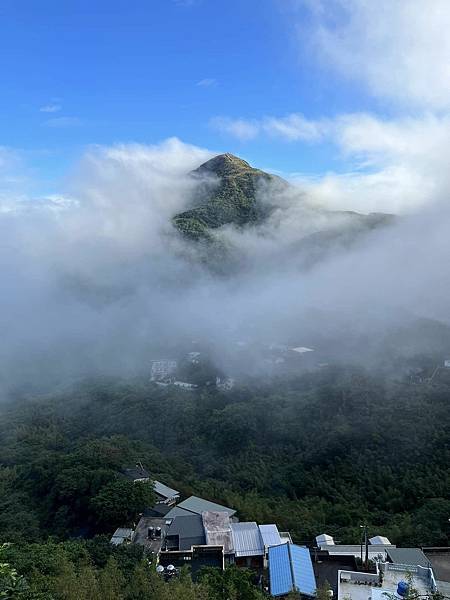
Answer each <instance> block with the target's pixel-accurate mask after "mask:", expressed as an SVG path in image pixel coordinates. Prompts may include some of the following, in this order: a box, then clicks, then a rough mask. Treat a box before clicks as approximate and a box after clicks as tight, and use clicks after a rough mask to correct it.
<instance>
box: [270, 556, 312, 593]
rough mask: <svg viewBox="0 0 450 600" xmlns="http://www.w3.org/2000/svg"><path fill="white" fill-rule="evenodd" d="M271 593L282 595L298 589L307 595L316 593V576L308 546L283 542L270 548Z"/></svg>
mask: <svg viewBox="0 0 450 600" xmlns="http://www.w3.org/2000/svg"><path fill="white" fill-rule="evenodd" d="M269 577H270V593H271V594H272V596H282V595H284V594H288V593H289V592H290V591H292V590H296V591H298V592H300V593H301V594H304V595H305V596H314V595H315V593H316V578H315V576H314V570H313V566H312V562H311V556H310V554H309V550H308V548H304V547H302V546H296V545H295V544H282V545H281V546H271V547H270V548H269Z"/></svg>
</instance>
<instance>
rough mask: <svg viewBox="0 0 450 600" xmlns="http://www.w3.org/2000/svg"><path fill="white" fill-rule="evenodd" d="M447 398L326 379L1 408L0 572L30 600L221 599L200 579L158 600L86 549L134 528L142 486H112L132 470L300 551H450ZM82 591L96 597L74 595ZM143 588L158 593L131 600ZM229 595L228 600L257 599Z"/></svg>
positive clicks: (92, 388)
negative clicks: (363, 536)
mask: <svg viewBox="0 0 450 600" xmlns="http://www.w3.org/2000/svg"><path fill="white" fill-rule="evenodd" d="M449 393H450V389H449V387H448V386H447V385H437V386H432V385H427V384H422V385H413V384H410V383H407V382H404V383H399V382H392V381H386V380H381V379H378V378H377V377H374V376H372V375H370V374H367V373H365V372H362V371H360V370H358V371H357V370H355V369H339V370H337V369H336V370H333V369H328V370H322V371H320V372H317V373H311V374H306V375H304V376H302V377H299V378H297V379H294V380H290V381H273V382H272V383H271V384H270V385H264V386H262V385H259V384H258V383H257V382H253V383H251V382H249V383H248V385H247V386H245V387H239V388H235V389H234V390H233V391H232V392H229V393H221V392H218V391H217V390H215V389H210V388H208V387H205V388H203V389H201V390H200V391H196V392H186V391H184V390H179V389H175V388H172V387H169V388H163V389H161V388H159V387H157V386H153V385H152V384H149V383H148V382H147V381H143V380H142V381H141V380H139V381H137V380H136V381H127V382H123V381H114V380H104V381H90V382H84V383H82V384H80V385H78V386H76V387H74V388H71V389H67V390H62V391H61V390H60V391H58V392H55V393H54V394H52V395H51V396H49V397H45V398H42V397H39V398H36V397H35V398H30V397H18V398H15V399H14V401H10V402H6V401H5V402H4V403H3V405H2V414H1V425H0V443H1V446H0V448H1V450H0V453H1V459H0V464H1V467H0V542H9V543H10V545H9V546H8V547H7V548H6V549H4V550H3V554H4V555H5V559H4V560H3V558H2V560H1V561H0V562H2V563H3V562H4V561H5V564H6V563H7V564H9V565H10V567H11V568H12V569H16V570H17V577H19V578H20V577H21V576H24V577H25V580H26V582H25V583H26V585H27V586H28V591H26V592H23V593H26V594H28V597H36V598H38V597H39V598H53V597H54V598H72V597H74V598H75V597H77V598H84V597H86V598H97V597H101V598H122V597H123V598H138V597H139V598H145V597H149V598H150V597H151V598H155V599H158V598H166V597H170V598H178V597H180V598H181V597H184V598H190V597H192V598H194V597H195V598H203V597H205V598H216V597H217V598H219V596H214V592H213V588H214V585H213V584H214V581H215V579H214V577H215V576H213V575H211V574H210V575H209V576H208V577H206V576H205V578H204V580H203V582H198V583H195V584H191V583H186V582H185V583H183V582H178V583H176V584H173V588H172V589H171V593H172V595H170V596H167V595H164V594H167V586H166V587H164V586H162V587H161V586H160V580H157V579H155V576H154V574H153V570H152V569H150V568H149V566H148V564H147V563H145V562H142V560H143V557H142V554H141V552H140V550H139V549H136V548H113V547H111V546H110V545H109V544H108V542H107V539H108V538H107V537H94V536H95V535H97V536H98V534H107V535H110V534H111V533H112V532H113V531H114V529H115V528H116V527H118V526H127V525H129V526H132V525H133V522H135V519H136V517H137V516H138V513H139V512H141V511H142V510H143V508H144V507H145V506H148V505H149V504H151V502H152V500H153V492H152V490H151V486H149V485H146V484H142V485H133V484H132V483H130V482H128V481H127V480H126V479H125V478H124V477H123V476H122V475H121V473H120V471H121V469H123V467H125V466H129V465H130V464H131V465H132V464H134V463H135V461H136V460H141V461H142V462H143V463H144V465H145V466H146V467H147V468H149V469H150V470H151V472H152V473H153V474H154V475H155V478H158V479H161V480H162V481H164V482H165V483H167V484H169V485H172V486H174V487H176V488H177V489H179V490H181V491H182V493H183V494H186V495H187V494H191V493H195V494H197V495H203V496H205V497H207V498H209V499H211V500H216V501H218V502H221V503H224V504H227V505H230V506H233V507H235V508H236V509H238V511H239V514H240V517H241V519H251V520H256V521H259V522H277V523H278V524H279V526H280V528H282V529H287V530H290V531H291V534H292V535H293V538H294V540H295V541H297V542H300V543H310V542H312V540H313V537H314V536H315V535H317V534H318V533H323V532H326V533H330V534H332V535H334V536H335V537H336V538H337V539H338V540H341V541H342V542H357V541H358V540H359V534H360V529H359V525H360V523H362V522H366V523H368V525H369V530H370V532H371V533H372V534H383V535H387V536H388V537H389V538H390V539H391V540H392V541H393V542H395V543H397V544H400V545H447V544H448V542H449V534H450V531H449V525H448V515H449V514H450V500H449V498H450V494H449V491H450V473H449V468H448V465H449V464H450V449H449V444H448V441H449V421H450V416H449V410H448V401H449ZM227 576H228V577H233V576H232V575H227ZM61 578H62V579H61ZM62 580H64V582H65V583H64V584H63V583H61V581H62ZM81 580H83V581H84V582H86V581H90V582H91V583H90V584H89V585H88V584H86V585H87V587H89V589H90V590H97V591H96V592H95V593H94V592H92V594H91V595H89V594H88V591H87V588H86V592H83V594H85V595H80V594H81V592H80V590H81V589H85V588H82V587H81V583H82V582H81ZM139 581H140V582H141V583H138V582H139ZM183 581H184V580H183ZM67 582H71V583H70V584H69V583H67ZM142 582H145V583H142ZM216 583H217V582H216ZM21 585H22V584H21ZM139 585H142V589H144V587H145V589H153V588H152V586H153V587H155V586H157V587H158V586H160V587H161V589H160V588H159V587H158V590H159V591H155V592H154V595H153V596H145V595H140V596H139V594H138V592H136V591H133V590H134V589H135V587H136V586H139ZM183 585H185V586H186V590H187V591H185V592H183V593H185V595H184V596H181V595H180V596H177V594H178V592H177V591H176V586H183ZM224 585H225V584H224V583H223V582H221V583H220V586H219V587H221V589H223V588H224ZM230 585H231V583H230ZM233 585H234V584H233ZM236 585H238V584H236ZM30 586H31V587H30ZM71 586H72V587H71ZM102 586H103V587H102ZM105 586H106V587H108V586H111V589H112V591H111V592H106V591H105V589H106V587H105ZM133 586H135V587H133ZM149 586H150V587H149ZM195 586H197V587H195ZM63 588H64V589H67V590H69V589H73V590H74V591H73V594H72V595H70V594H71V593H72V592H70V593H69V592H67V593H66V592H64V593H63V591H62V590H63ZM238 588H239V590H240V591H239V593H238V592H236V594H237V595H236V598H247V597H248V598H253V597H254V596H246V595H245V592H244V591H243V590H244V588H245V584H244V583H243V582H240V583H239V585H238ZM125 589H126V590H128V591H127V592H126V593H125V591H124V590H125ZM180 589H181V588H180ZM251 589H252V590H253V592H255V590H254V588H251ZM30 590H31V591H30ZM58 590H59V591H58ZM75 590H78V596H75V593H76V592H75ZM114 590H115V591H114ZM155 590H156V588H155ZM32 592H33V594H38V593H39V594H41V595H40V596H39V595H35V596H30V594H31V593H32ZM253 592H252V593H253ZM21 593H22V592H21ZM89 593H90V592H89ZM139 593H141V594H142V593H143V592H141V591H140V592H139ZM146 593H147V592H146ZM233 593H234V592H233ZM249 593H250V592H249ZM255 593H256V592H255ZM45 594H47V595H45ZM64 594H65V595H64ZM95 594H97V595H95ZM108 594H110V595H108ZM114 594H115V595H114ZM120 594H122V595H120ZM133 594H134V595H133ZM158 594H162V595H158ZM180 594H181V592H180ZM202 594H203V596H202ZM239 594H241V595H239ZM242 594H244V595H242ZM5 597H8V596H5ZM10 597H14V596H10ZM230 597H232V596H230Z"/></svg>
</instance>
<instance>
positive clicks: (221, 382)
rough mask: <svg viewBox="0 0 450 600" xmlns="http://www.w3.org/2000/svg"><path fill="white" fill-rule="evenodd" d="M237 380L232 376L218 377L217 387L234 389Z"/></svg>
mask: <svg viewBox="0 0 450 600" xmlns="http://www.w3.org/2000/svg"><path fill="white" fill-rule="evenodd" d="M234 384H235V380H234V379H233V378H232V377H225V378H224V379H221V378H220V377H216V388H217V389H218V390H224V391H226V390H232V389H233V388H234Z"/></svg>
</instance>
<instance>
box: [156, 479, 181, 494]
mask: <svg viewBox="0 0 450 600" xmlns="http://www.w3.org/2000/svg"><path fill="white" fill-rule="evenodd" d="M153 489H154V490H155V492H156V493H157V494H159V495H160V496H164V498H168V499H172V498H176V497H177V496H179V495H180V492H177V490H173V489H172V488H170V487H169V486H167V485H164V483H161V482H160V481H156V480H155V481H154V482H153Z"/></svg>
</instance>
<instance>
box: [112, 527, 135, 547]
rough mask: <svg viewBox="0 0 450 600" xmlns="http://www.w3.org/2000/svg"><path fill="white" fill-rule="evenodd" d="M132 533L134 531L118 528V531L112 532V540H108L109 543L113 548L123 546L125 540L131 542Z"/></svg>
mask: <svg viewBox="0 0 450 600" xmlns="http://www.w3.org/2000/svg"><path fill="white" fill-rule="evenodd" d="M133 533H134V531H133V530H132V529H127V528H125V527H119V529H116V531H115V532H114V534H113V536H112V538H111V539H110V542H111V544H114V545H115V546H119V545H120V544H123V543H124V541H125V540H128V541H131V539H132V537H133Z"/></svg>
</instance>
